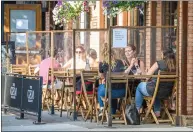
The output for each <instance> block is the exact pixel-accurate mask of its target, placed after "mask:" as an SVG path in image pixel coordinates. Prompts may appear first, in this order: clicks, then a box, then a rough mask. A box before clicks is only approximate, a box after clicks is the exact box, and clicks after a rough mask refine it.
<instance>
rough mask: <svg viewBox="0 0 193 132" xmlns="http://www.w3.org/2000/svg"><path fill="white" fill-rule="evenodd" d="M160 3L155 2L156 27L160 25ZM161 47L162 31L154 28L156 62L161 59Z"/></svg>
mask: <svg viewBox="0 0 193 132" xmlns="http://www.w3.org/2000/svg"><path fill="white" fill-rule="evenodd" d="M161 10H162V8H161V1H158V2H157V8H156V26H161V25H162V15H161ZM161 45H162V29H161V28H156V60H160V59H161V52H160V51H161Z"/></svg>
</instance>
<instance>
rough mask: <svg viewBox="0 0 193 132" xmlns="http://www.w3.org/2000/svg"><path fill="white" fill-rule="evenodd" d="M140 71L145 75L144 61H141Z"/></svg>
mask: <svg viewBox="0 0 193 132" xmlns="http://www.w3.org/2000/svg"><path fill="white" fill-rule="evenodd" d="M140 70H141V73H142V74H144V73H145V64H144V62H143V61H141V60H140Z"/></svg>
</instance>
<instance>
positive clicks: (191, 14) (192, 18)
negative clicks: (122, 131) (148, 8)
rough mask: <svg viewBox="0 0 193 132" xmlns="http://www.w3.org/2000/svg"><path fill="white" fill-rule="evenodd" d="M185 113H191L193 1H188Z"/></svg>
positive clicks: (192, 86)
mask: <svg viewBox="0 0 193 132" xmlns="http://www.w3.org/2000/svg"><path fill="white" fill-rule="evenodd" d="M187 44H188V45H187V71H188V72H187V114H193V97H192V95H193V1H191V2H190V1H189V2H188V43H187Z"/></svg>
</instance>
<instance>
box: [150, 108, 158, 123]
mask: <svg viewBox="0 0 193 132" xmlns="http://www.w3.org/2000/svg"><path fill="white" fill-rule="evenodd" d="M151 114H152V116H153V119H154V121H155V122H156V124H159V121H158V119H157V117H156V115H155V113H154V111H153V110H152V109H151Z"/></svg>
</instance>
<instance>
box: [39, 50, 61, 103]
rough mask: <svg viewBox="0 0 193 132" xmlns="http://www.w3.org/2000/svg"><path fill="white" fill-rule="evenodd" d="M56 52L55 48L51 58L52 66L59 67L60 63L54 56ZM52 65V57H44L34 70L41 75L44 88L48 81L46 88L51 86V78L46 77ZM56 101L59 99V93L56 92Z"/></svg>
mask: <svg viewBox="0 0 193 132" xmlns="http://www.w3.org/2000/svg"><path fill="white" fill-rule="evenodd" d="M48 54H49V56H50V51H49V53H48ZM56 55H57V53H56V50H54V58H53V68H59V67H61V66H60V63H59V62H57V61H56V59H55V57H56ZM51 66H52V58H51V57H49V58H46V59H44V60H42V61H41V63H40V65H39V67H37V68H36V70H35V71H36V72H39V76H42V77H43V88H46V85H47V83H48V88H51V78H50V77H48V72H49V68H51ZM55 98H56V101H57V100H59V99H60V97H59V94H58V93H57V92H56V97H55Z"/></svg>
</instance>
